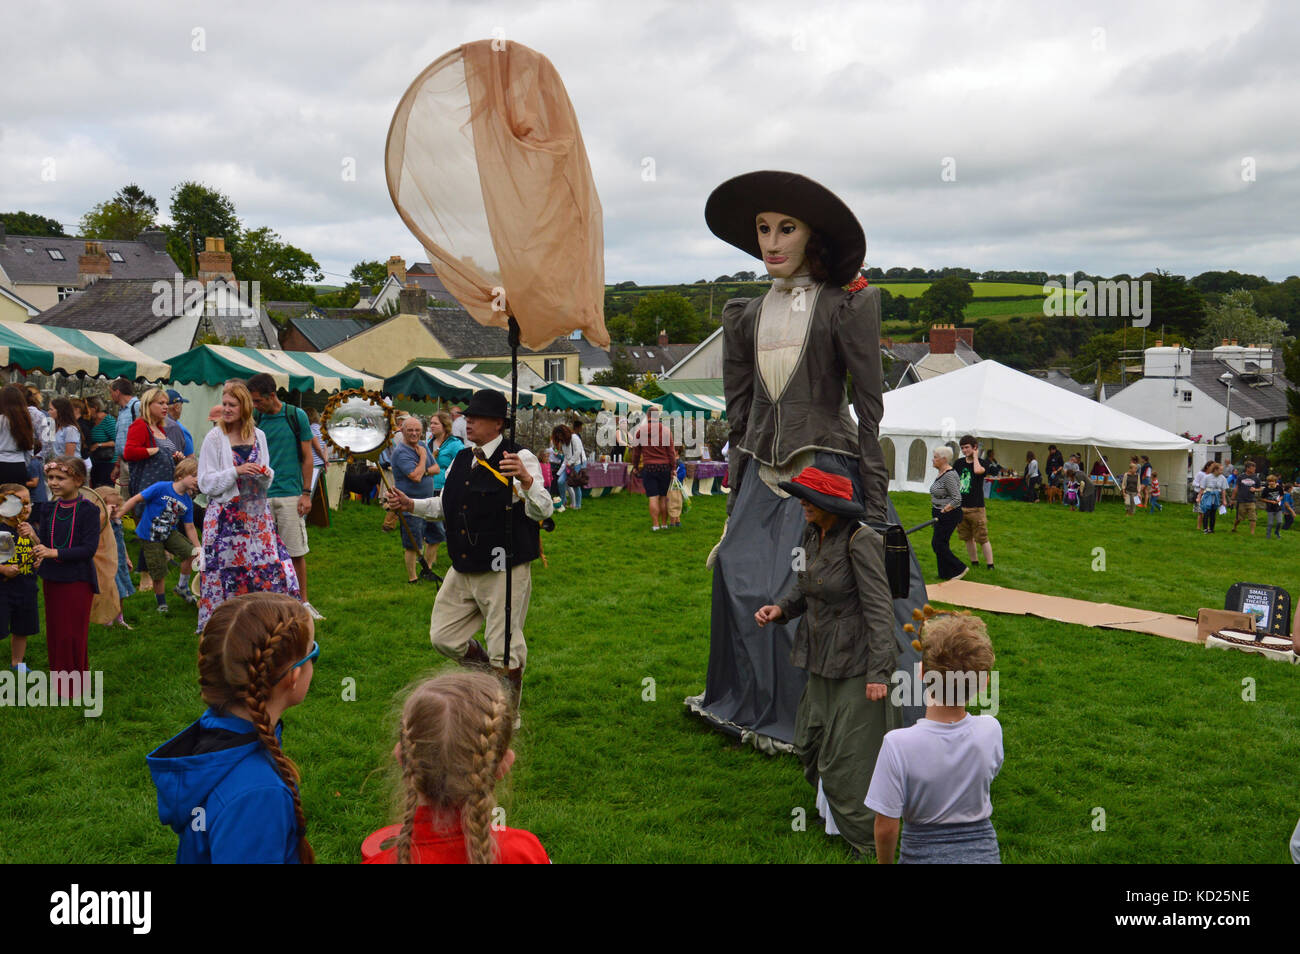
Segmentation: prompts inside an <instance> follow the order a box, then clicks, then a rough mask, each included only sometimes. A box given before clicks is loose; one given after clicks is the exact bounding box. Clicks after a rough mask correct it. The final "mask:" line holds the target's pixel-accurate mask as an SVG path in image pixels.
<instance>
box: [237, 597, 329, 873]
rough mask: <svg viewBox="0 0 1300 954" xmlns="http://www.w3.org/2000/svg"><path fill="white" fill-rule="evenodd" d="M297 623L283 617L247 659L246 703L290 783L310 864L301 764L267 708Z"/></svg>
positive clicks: (302, 854)
mask: <svg viewBox="0 0 1300 954" xmlns="http://www.w3.org/2000/svg"><path fill="white" fill-rule="evenodd" d="M296 626H297V622H296V621H295V620H293V619H283V620H281V621H280V622H279V623H277V624H276V626H275V628H274V629H273V630H272V631H271V633H270V635H268V636H267V639H266V643H265V644H264V645H263V646H262V647H261V649H260V650H255V651H254V653H253V655H252V657H251V658H250V659H249V661H248V687H247V689H246V691H245V695H244V705H245V706H247V707H248V711H249V712H250V713H251V714H252V716H253V725H254V726H255V727H256V728H257V735H258V738H260V739H261V740H262V744H263V745H265V746H266V748H267V751H268V752H270V753H271V758H272V759H274V760H275V769H276V771H277V772H278V773H279V775H280V778H281V779H283V780H284V783H285V784H286V785H288V786H289V794H290V795H292V796H293V817H294V820H295V821H296V822H297V825H298V855H299V858H300V859H301V861H302V863H303V864H305V865H309V864H313V863H314V862H315V861H316V853H315V852H314V851H313V850H312V847H311V844H310V843H309V842H308V841H307V816H306V815H304V814H303V810H302V797H301V796H300V795H299V794H298V779H299V774H298V766H296V765H294V764H293V762H292V761H291V760H290V758H289V756H287V755H285V754H284V750H283V749H281V748H280V740H279V739H277V738H276V737H275V728H274V727H273V726H272V725H271V720H270V717H269V716H268V715H267V712H266V703H267V701H268V700H269V699H270V697H271V689H272V688H273V687H274V683H275V680H274V679H272V678H271V672H272V670H271V666H272V663H273V661H274V659H275V651H276V648H277V647H278V646H279V645H280V642H281V640H283V639H284V638H285V636H286V634H287V633H288V632H289V631H290V630H292V629H295V628H296Z"/></svg>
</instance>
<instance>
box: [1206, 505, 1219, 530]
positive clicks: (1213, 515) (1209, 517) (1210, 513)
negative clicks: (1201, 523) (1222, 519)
mask: <svg viewBox="0 0 1300 954" xmlns="http://www.w3.org/2000/svg"><path fill="white" fill-rule="evenodd" d="M1218 519H1219V508H1218V507H1211V508H1210V509H1209V510H1207V511H1205V529H1206V530H1209V531H1210V532H1211V533H1213V532H1214V522H1215V521H1216V520H1218Z"/></svg>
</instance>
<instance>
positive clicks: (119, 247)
mask: <svg viewBox="0 0 1300 954" xmlns="http://www.w3.org/2000/svg"><path fill="white" fill-rule="evenodd" d="M95 241H98V242H99V243H100V245H102V246H103V248H104V253H105V254H108V253H109V252H118V253H120V254H121V256H122V259H123V260H122V261H121V262H112V261H110V263H109V266H110V269H111V274H112V277H113V278H115V279H130V278H147V279H150V280H157V279H159V278H167V279H171V278H173V277H175V275H176V273H177V272H179V271H180V269H179V268H177V267H176V263H175V262H173V261H172V257H171V256H170V255H168V254H167V253H166V252H155V251H154V250H153V249H152V248H150V247H149V246H148V245H147V244H145V243H144V242H118V241H110V240H107V239H96V240H95ZM51 248H52V249H58V250H59V251H60V252H62V253H63V261H61V262H57V261H55V260H54V259H52V258H50V256H49V254H48V253H47V252H46V249H51ZM85 252H86V240H85V239H80V238H48V237H46V236H43V235H6V236H5V239H4V242H3V244H0V269H4V273H5V274H6V275H8V276H9V280H10V281H11V282H15V283H19V282H26V283H30V284H34V285H63V286H71V285H76V284H77V275H78V272H77V260H78V259H79V258H80V257H81V256H82V255H84V254H85Z"/></svg>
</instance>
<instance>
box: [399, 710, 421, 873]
mask: <svg viewBox="0 0 1300 954" xmlns="http://www.w3.org/2000/svg"><path fill="white" fill-rule="evenodd" d="M401 745H402V786H403V788H405V789H406V808H405V810H404V813H403V816H402V830H401V832H400V833H399V834H398V836H397V863H398V864H399V865H406V864H410V863H411V834H412V832H413V831H414V829H415V810H416V808H417V807H419V803H420V797H419V792H417V791H416V787H415V786H416V774H415V760H416V756H415V746H413V745H412V744H411V733H410V732H409V731H408V730H407V727H406V724H405V722H403V724H402V742H401Z"/></svg>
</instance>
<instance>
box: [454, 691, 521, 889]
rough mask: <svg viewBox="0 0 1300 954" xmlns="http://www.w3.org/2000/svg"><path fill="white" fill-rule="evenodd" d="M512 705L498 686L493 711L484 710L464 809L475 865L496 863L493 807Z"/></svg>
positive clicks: (468, 848)
mask: <svg viewBox="0 0 1300 954" xmlns="http://www.w3.org/2000/svg"><path fill="white" fill-rule="evenodd" d="M509 708H510V703H509V699H508V697H507V696H506V693H505V691H504V690H503V689H502V688H501V687H500V685H498V686H497V693H496V697H495V698H494V699H493V704H492V708H491V711H489V712H487V713H484V715H483V720H482V724H481V729H480V731H479V737H478V750H477V751H476V752H475V753H474V765H473V769H472V770H471V772H470V778H469V786H470V791H471V792H472V793H473V794H471V796H470V798H469V799H468V800H467V801H466V802H465V806H464V808H462V809H461V825H462V827H463V828H464V831H465V852H466V854H467V855H468V856H469V863H470V864H472V865H486V864H492V863H493V861H494V860H495V843H494V841H493V839H492V826H491V819H492V809H493V808H494V807H495V805H496V784H497V765H498V764H500V760H501V727H502V723H503V722H504V721H505V718H506V714H507V712H508V710H509Z"/></svg>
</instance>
